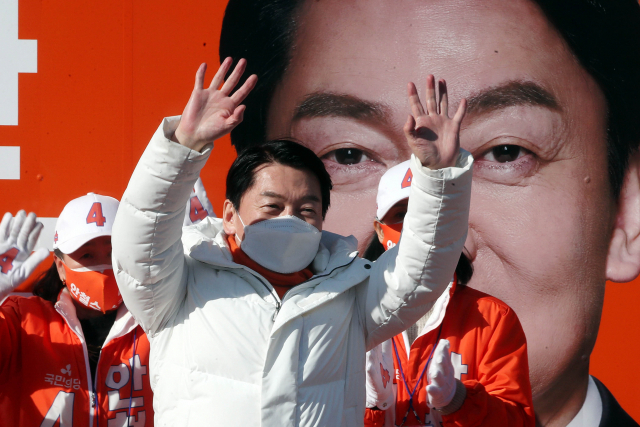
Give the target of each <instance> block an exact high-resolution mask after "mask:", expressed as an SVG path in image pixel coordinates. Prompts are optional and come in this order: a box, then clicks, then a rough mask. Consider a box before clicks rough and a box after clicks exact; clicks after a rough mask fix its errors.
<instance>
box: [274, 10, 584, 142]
mask: <svg viewBox="0 0 640 427" xmlns="http://www.w3.org/2000/svg"><path fill="white" fill-rule="evenodd" d="M299 14H300V16H299V18H298V27H297V32H296V38H295V42H294V47H293V48H292V51H291V63H290V64H289V67H288V68H287V72H286V73H285V75H284V76H283V79H282V80H281V83H280V84H279V86H278V87H277V88H276V91H275V94H274V97H273V98H272V100H271V104H270V108H269V115H268V123H267V132H268V136H269V137H276V136H281V135H288V134H290V133H291V125H292V121H293V118H294V117H296V112H299V106H300V105H301V104H303V102H304V101H305V99H308V98H309V97H310V96H313V95H314V94H326V93H332V94H347V95H350V96H352V97H353V99H356V100H364V101H366V102H368V103H369V106H371V107H373V110H372V111H373V112H375V113H376V114H375V118H376V120H384V119H388V122H390V123H393V124H394V125H395V127H396V128H397V130H400V129H399V128H400V127H401V125H402V123H404V120H405V119H406V114H407V113H408V107H407V102H406V97H405V87H406V83H407V82H409V81H413V82H416V84H417V86H418V88H419V90H420V91H422V89H423V87H424V79H425V77H426V75H427V74H434V75H436V76H437V77H442V78H445V79H446V80H447V82H448V83H449V87H450V88H451V89H450V91H451V92H450V99H451V101H452V102H451V103H452V105H454V106H455V105H457V103H458V101H459V99H460V98H462V97H466V98H469V97H472V96H473V95H475V94H477V93H479V92H480V91H482V90H484V89H486V88H490V87H495V86H500V85H502V84H504V83H505V82H509V81H533V82H536V83H537V84H539V85H540V86H541V87H542V88H544V89H545V90H546V91H547V92H549V93H551V94H554V95H556V97H557V98H558V99H559V102H560V103H561V104H564V103H566V102H570V101H571V100H569V99H567V98H571V97H572V96H573V94H575V93H577V92H578V93H584V91H577V92H576V89H577V88H576V86H579V85H583V86H584V79H585V78H587V79H588V76H587V74H586V72H584V70H583V69H582V67H580V65H579V64H578V63H577V61H576V60H575V58H574V57H573V55H572V54H571V53H570V51H569V50H568V48H567V47H566V44H565V43H564V41H563V40H562V38H561V37H560V36H559V34H558V33H557V32H556V31H555V29H554V28H553V27H552V26H551V25H550V23H549V22H548V21H547V20H546V18H545V17H544V15H543V14H542V12H541V11H540V10H539V9H538V7H537V5H535V4H534V3H532V2H529V1H527V0H488V1H482V2H477V1H472V0H467V1H453V2H452V1H444V0H439V1H429V2H425V1H421V0H407V1H403V2H402V6H400V5H399V3H398V2H396V1H389V0H328V1H322V2H310V1H309V2H305V3H304V4H303V5H302V7H301V10H300V11H299ZM334 104H335V103H334ZM362 107H363V108H364V107H367V105H363V106H362ZM347 110H349V109H344V108H343V109H342V111H339V112H337V114H338V115H340V114H344V113H345V111H347ZM350 110H351V111H353V110H354V108H351V109H350ZM347 114H349V113H348V111H347ZM297 117H300V115H298V116H297Z"/></svg>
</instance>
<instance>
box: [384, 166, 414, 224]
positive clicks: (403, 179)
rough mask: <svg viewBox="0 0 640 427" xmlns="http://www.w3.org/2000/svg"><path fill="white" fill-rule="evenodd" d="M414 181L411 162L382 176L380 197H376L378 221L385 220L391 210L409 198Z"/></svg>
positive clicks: (393, 168)
mask: <svg viewBox="0 0 640 427" xmlns="http://www.w3.org/2000/svg"><path fill="white" fill-rule="evenodd" d="M412 180H413V173H412V172H411V160H407V161H406V162H402V163H400V164H399V165H395V166H394V167H392V168H391V169H389V170H388V171H386V172H385V174H384V175H382V178H380V184H378V196H377V197H376V202H377V205H378V210H377V211H376V216H377V217H378V219H380V220H381V219H382V218H384V216H385V215H386V214H387V212H389V209H391V208H392V207H393V206H394V205H395V204H396V203H398V202H399V201H400V200H404V199H408V198H409V193H410V192H411V181H412Z"/></svg>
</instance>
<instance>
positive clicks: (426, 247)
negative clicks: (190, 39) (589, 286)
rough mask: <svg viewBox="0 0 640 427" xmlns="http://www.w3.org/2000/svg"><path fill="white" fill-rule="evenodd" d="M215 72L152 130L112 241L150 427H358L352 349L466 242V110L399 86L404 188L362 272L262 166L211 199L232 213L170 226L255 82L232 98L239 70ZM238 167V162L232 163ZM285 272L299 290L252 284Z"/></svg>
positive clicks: (316, 215) (436, 280) (284, 171)
mask: <svg viewBox="0 0 640 427" xmlns="http://www.w3.org/2000/svg"><path fill="white" fill-rule="evenodd" d="M230 67H231V60H230V58H227V60H225V61H224V62H223V64H222V65H221V67H220V69H219V70H218V72H217V73H216V76H215V77H214V78H213V81H212V83H211V86H210V87H209V88H203V82H204V72H205V69H206V66H204V65H203V66H201V67H200V69H199V70H198V73H197V74H196V85H195V89H194V91H193V93H192V95H191V98H190V100H189V103H188V104H187V106H186V108H185V110H184V112H183V115H182V117H181V118H169V119H165V120H164V122H163V123H162V125H161V126H160V128H159V129H158V131H157V132H156V134H155V135H154V136H153V139H152V140H151V142H150V143H149V146H148V147H147V149H146V151H145V152H144V154H143V155H142V157H141V159H140V161H139V163H138V166H137V167H136V170H135V171H134V173H133V176H132V177H131V181H130V182H129V186H128V188H127V190H126V192H125V193H124V195H123V197H122V202H121V203H120V208H119V210H118V214H117V218H116V221H115V224H114V228H113V236H112V242H113V263H114V271H115V274H116V278H117V281H118V285H119V286H120V290H121V293H122V295H123V297H124V301H125V303H126V305H127V308H128V309H129V310H130V311H131V313H133V315H134V316H135V318H136V320H137V321H138V322H139V323H140V324H141V325H142V326H143V328H144V329H145V331H146V332H147V334H148V337H149V341H150V342H151V361H150V375H151V384H152V387H153V389H154V393H155V397H154V410H155V416H156V419H155V421H156V425H159V426H183V425H189V426H191V425H193V426H201V425H216V426H230V425H245V426H259V425H262V426H291V427H293V426H345V427H351V426H358V425H362V424H363V416H364V408H365V372H364V367H365V363H364V361H365V352H366V351H367V350H368V349H371V348H373V347H374V346H376V345H377V344H379V343H381V342H383V341H385V340H387V339H389V338H391V337H392V336H394V335H396V334H398V333H400V332H401V331H403V330H404V329H406V328H407V327H408V326H410V325H412V324H413V323H415V322H416V320H417V319H419V318H420V317H421V316H422V315H423V314H424V313H425V312H426V311H427V310H428V309H429V308H430V307H431V305H432V304H433V303H434V302H435V301H436V299H437V298H438V297H439V296H440V294H441V293H442V292H443V290H444V289H446V287H447V285H448V284H449V282H450V279H451V277H452V275H453V272H454V269H455V266H456V263H457V261H458V258H459V256H460V252H461V250H462V247H463V244H464V241H465V238H466V234H467V220H468V212H469V199H470V190H471V167H472V162H473V160H472V158H471V155H470V154H469V153H467V152H465V151H463V150H460V148H459V141H458V134H459V129H460V122H461V121H462V118H463V116H464V111H465V107H466V104H465V102H464V101H462V102H461V105H460V107H459V108H458V111H457V113H456V114H455V116H454V117H453V118H452V119H451V118H449V117H448V114H447V97H446V87H445V85H444V82H441V83H440V94H441V96H440V102H436V96H435V88H434V79H433V76H429V77H428V78H427V91H426V110H425V109H424V108H423V106H422V104H421V102H420V99H419V97H418V95H417V91H416V88H415V86H414V85H413V84H409V90H408V92H409V102H410V105H411V112H412V115H411V116H409V120H408V122H407V125H406V126H405V135H406V138H407V141H408V143H409V146H410V147H411V149H412V151H413V153H414V156H413V160H412V166H411V168H412V174H413V177H412V178H411V179H412V180H413V183H412V185H411V196H410V203H409V208H408V212H407V215H406V219H405V220H404V232H403V238H402V239H401V241H400V243H399V245H398V246H397V247H396V248H394V249H392V250H389V251H387V252H386V253H385V254H384V255H383V256H381V257H380V259H379V260H378V261H377V262H375V263H371V262H369V261H367V260H364V259H362V258H359V257H358V256H357V252H356V241H355V239H354V238H353V237H342V236H339V235H336V234H332V233H329V232H322V231H321V230H322V221H323V219H324V214H325V213H326V208H327V207H328V205H329V200H328V194H329V193H328V188H323V189H321V182H320V181H321V178H320V177H319V176H318V174H315V175H314V173H312V171H311V170H312V168H309V169H307V168H305V167H299V168H292V167H289V166H286V165H284V164H280V163H278V161H277V160H274V161H272V162H270V163H268V164H262V165H261V166H260V167H257V168H254V169H253V170H249V171H248V173H249V174H250V175H251V181H250V185H249V186H248V187H247V188H244V190H243V191H244V192H243V193H242V194H239V195H238V194H235V195H231V196H230V195H229V187H228V188H227V197H228V198H229V197H231V198H232V199H233V198H234V197H235V198H236V199H237V200H236V201H235V202H233V201H232V200H227V201H226V202H225V206H224V209H223V215H222V218H220V219H217V218H205V219H204V220H203V221H202V222H201V223H199V224H197V225H194V226H191V227H186V228H184V230H183V229H182V219H183V217H184V209H185V205H186V201H187V199H188V197H189V195H190V192H191V189H192V188H193V185H194V182H195V181H196V179H197V178H198V176H199V173H200V170H201V169H202V167H203V166H204V164H205V162H206V161H207V159H208V157H209V155H210V154H211V149H212V143H213V141H214V140H215V139H217V138H220V137H222V136H224V135H225V134H227V133H228V132H230V131H231V129H233V127H235V126H236V125H237V124H238V123H240V122H241V121H242V114H243V111H244V106H242V105H241V104H240V103H241V102H242V100H243V99H244V98H245V97H246V96H247V94H248V93H249V92H250V91H251V89H252V88H253V86H254V85H255V82H256V76H251V77H249V78H248V79H247V81H246V82H245V83H244V84H243V85H242V86H241V87H240V88H239V89H237V90H236V91H235V92H233V93H232V91H233V89H234V87H235V86H236V85H237V84H238V82H239V80H240V77H241V75H242V73H243V71H244V67H245V62H244V60H240V61H239V62H238V65H237V66H236V68H235V69H234V71H233V72H232V73H231V75H230V76H229V78H228V79H227V80H226V81H225V82H224V84H223V78H224V76H225V75H226V73H227V71H228V70H229V69H230ZM284 146H286V143H285V144H284ZM296 147H297V146H296ZM298 150H300V148H298ZM302 150H307V149H304V148H302ZM247 151H250V150H247ZM307 151H308V150H307ZM310 153H311V154H312V152H310ZM243 156H245V157H243ZM313 159H314V161H318V162H319V160H318V159H317V157H315V156H313ZM243 162H245V163H246V154H245V153H240V154H239V156H238V159H237V160H236V162H235V163H234V165H236V164H238V163H242V164H244V163H243ZM320 167H321V168H322V171H323V173H325V174H326V171H324V167H322V165H321V163H320ZM233 168H234V166H232V169H233ZM230 173H231V172H230ZM327 181H328V182H329V184H328V186H329V188H330V181H329V180H328V178H327ZM228 184H229V180H228ZM325 187H326V185H325ZM323 190H326V191H323ZM278 192H280V193H278ZM264 200H266V201H264ZM320 211H322V212H320ZM265 212H266V213H265ZM240 215H242V216H241V217H240ZM273 224H275V225H276V226H275V227H271V226H270V225H273ZM278 224H282V225H283V227H284V228H283V230H282V231H278ZM245 227H246V228H245ZM250 230H251V232H250ZM261 233H264V234H261ZM278 233H279V234H278ZM296 233H297V234H296ZM316 233H317V237H318V240H319V243H318V240H314V239H313V238H310V236H312V235H313V236H316ZM292 235H296V236H300V237H301V240H296V238H297V237H296V238H292V237H291V236H292ZM260 236H263V237H264V236H267V237H268V239H267V240H264V239H262V240H261V237H260ZM311 241H315V242H316V243H315V246H313V245H307V246H305V245H302V244H300V243H296V242H311ZM278 242H290V245H289V246H290V247H283V246H286V245H283V244H282V243H278ZM260 245H262V247H261V246H260ZM296 245H298V246H296ZM309 246H311V248H309ZM256 248H258V251H256V250H255V249H256ZM292 249H294V250H292ZM310 251H311V252H310ZM239 253H242V254H243V256H244V257H245V258H243V259H246V256H247V255H248V257H249V258H250V260H249V261H247V262H240V261H238V260H239V259H240V258H238V257H237V255H238V254H239ZM309 253H311V258H310V259H308V260H305V259H304V258H305V254H309ZM281 254H289V255H287V256H288V257H290V258H284V259H282V258H278V257H279V256H280V257H281ZM300 262H302V263H303V264H300ZM254 264H255V265H256V267H255V269H254V268H250V267H248V265H254ZM296 265H297V267H296ZM265 266H268V268H265ZM292 266H293V267H292ZM292 268H293V273H292ZM256 270H257V271H256ZM297 270H302V271H303V272H305V271H306V272H310V273H309V276H308V277H309V278H308V279H307V280H304V281H302V282H303V283H300V282H301V281H298V282H297V283H295V285H296V286H293V287H291V289H290V290H289V291H288V292H286V294H284V293H283V292H280V291H278V289H277V288H274V286H272V284H271V283H270V282H269V281H268V280H267V279H266V278H265V275H273V277H277V278H280V277H290V276H291V275H296V274H299V273H300V272H299V271H297ZM258 271H260V272H261V273H262V274H260V273H259V272H258ZM270 277H271V276H270Z"/></svg>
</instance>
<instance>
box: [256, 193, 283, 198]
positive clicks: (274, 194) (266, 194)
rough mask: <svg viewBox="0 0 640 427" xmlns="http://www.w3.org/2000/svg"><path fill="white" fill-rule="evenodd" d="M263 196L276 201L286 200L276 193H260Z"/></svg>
mask: <svg viewBox="0 0 640 427" xmlns="http://www.w3.org/2000/svg"><path fill="white" fill-rule="evenodd" d="M260 195H261V196H265V197H273V198H274V199H284V198H285V197H284V196H283V195H282V194H278V193H276V192H275V191H263V192H262V193H260Z"/></svg>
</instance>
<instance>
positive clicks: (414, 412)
mask: <svg viewBox="0 0 640 427" xmlns="http://www.w3.org/2000/svg"><path fill="white" fill-rule="evenodd" d="M441 332H442V323H441V324H440V328H438V336H437V337H436V342H435V343H434V344H433V348H432V349H431V354H429V358H428V359H427V363H425V365H424V368H422V372H421V373H420V376H419V377H418V381H416V385H415V386H414V387H413V392H412V391H411V390H409V386H408V385H407V379H406V378H405V376H404V371H403V370H402V363H401V362H400V355H399V354H398V347H396V342H395V340H394V339H391V344H393V351H395V353H396V360H397V361H398V367H399V368H400V375H402V382H403V384H404V387H405V389H406V390H407V393H409V408H408V409H407V412H406V413H405V414H404V418H402V423H401V424H400V427H402V426H403V425H404V423H405V422H407V418H408V417H409V411H412V412H413V415H414V416H415V417H416V419H417V420H418V422H419V423H420V424H423V423H422V421H420V417H419V416H418V413H417V412H416V409H415V408H414V407H413V396H414V395H415V394H416V390H417V389H418V385H419V384H420V382H421V381H422V377H424V374H425V372H427V368H428V367H429V364H430V363H431V358H432V357H433V353H434V352H435V351H436V346H437V345H438V342H440V333H441Z"/></svg>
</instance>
